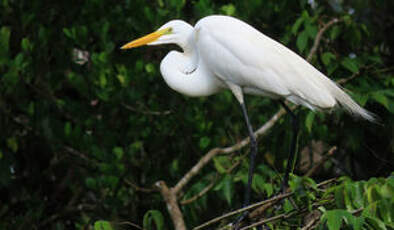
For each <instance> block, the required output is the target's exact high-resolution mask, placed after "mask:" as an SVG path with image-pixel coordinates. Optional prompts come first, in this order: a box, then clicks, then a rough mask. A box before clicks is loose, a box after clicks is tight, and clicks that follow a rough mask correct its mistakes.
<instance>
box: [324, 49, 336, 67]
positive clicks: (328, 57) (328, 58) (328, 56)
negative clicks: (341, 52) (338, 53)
mask: <svg viewBox="0 0 394 230" xmlns="http://www.w3.org/2000/svg"><path fill="white" fill-rule="evenodd" d="M335 59H336V57H335V55H334V54H333V53H331V52H325V53H323V55H322V56H321V60H322V61H323V64H324V65H326V66H328V65H329V64H330V62H331V60H335Z"/></svg>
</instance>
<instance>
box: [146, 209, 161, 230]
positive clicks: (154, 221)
mask: <svg viewBox="0 0 394 230" xmlns="http://www.w3.org/2000/svg"><path fill="white" fill-rule="evenodd" d="M142 226H143V228H144V229H147V230H152V229H157V230H162V229H163V226H164V217H163V214H161V212H160V211H158V210H149V211H148V212H146V213H145V215H144V220H143V225H142ZM153 226H155V227H153Z"/></svg>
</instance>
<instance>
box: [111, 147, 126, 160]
mask: <svg viewBox="0 0 394 230" xmlns="http://www.w3.org/2000/svg"><path fill="white" fill-rule="evenodd" d="M112 152H113V153H114V154H115V156H116V159H118V160H120V159H122V157H123V153H124V152H123V149H122V148H121V147H114V148H113V150H112Z"/></svg>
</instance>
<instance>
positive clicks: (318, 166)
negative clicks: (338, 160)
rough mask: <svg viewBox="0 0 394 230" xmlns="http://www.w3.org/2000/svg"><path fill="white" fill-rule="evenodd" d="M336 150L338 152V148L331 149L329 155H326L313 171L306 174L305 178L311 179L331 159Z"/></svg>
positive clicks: (310, 170)
mask: <svg viewBox="0 0 394 230" xmlns="http://www.w3.org/2000/svg"><path fill="white" fill-rule="evenodd" d="M335 150H337V146H333V147H331V149H330V150H328V152H327V154H326V155H324V156H323V157H322V158H321V159H320V161H319V162H317V163H316V164H315V165H314V166H313V167H312V168H311V169H309V170H308V172H306V173H305V175H304V176H306V177H310V176H312V175H313V174H314V173H315V172H316V171H317V170H318V169H319V168H320V167H321V166H322V165H323V164H324V162H326V161H327V160H328V159H329V158H330V157H332V156H333V155H334V152H335Z"/></svg>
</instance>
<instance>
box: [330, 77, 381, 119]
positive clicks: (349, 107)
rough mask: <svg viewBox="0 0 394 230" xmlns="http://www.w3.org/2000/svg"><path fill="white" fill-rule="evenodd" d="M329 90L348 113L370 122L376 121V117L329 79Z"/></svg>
mask: <svg viewBox="0 0 394 230" xmlns="http://www.w3.org/2000/svg"><path fill="white" fill-rule="evenodd" d="M330 83H331V84H329V85H330V87H329V88H330V91H331V93H332V94H333V96H334V97H335V99H336V100H337V102H338V103H339V105H340V106H341V107H343V108H344V109H345V110H346V111H347V112H348V113H350V114H351V115H352V116H354V117H360V118H363V119H365V120H368V121H370V122H374V123H378V117H377V116H376V115H375V114H373V113H371V112H369V111H368V110H366V109H364V108H363V107H361V106H360V105H359V104H357V102H355V101H354V100H353V99H352V98H351V97H350V96H349V95H348V94H347V93H345V92H344V91H343V90H342V89H341V87H340V86H338V85H337V84H335V83H334V82H332V81H330Z"/></svg>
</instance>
